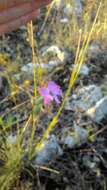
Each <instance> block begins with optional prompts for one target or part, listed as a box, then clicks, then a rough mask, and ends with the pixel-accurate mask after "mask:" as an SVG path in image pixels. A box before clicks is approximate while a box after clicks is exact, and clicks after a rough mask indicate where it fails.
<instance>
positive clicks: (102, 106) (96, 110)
mask: <svg viewBox="0 0 107 190" xmlns="http://www.w3.org/2000/svg"><path fill="white" fill-rule="evenodd" d="M86 114H87V115H88V116H89V117H90V118H91V119H92V120H93V121H95V122H96V123H100V122H101V121H102V120H103V119H105V118H106V116H107V96H105V97H104V98H102V99H101V100H99V101H98V102H97V103H96V105H95V106H94V107H92V108H90V109H88V111H87V112H86Z"/></svg>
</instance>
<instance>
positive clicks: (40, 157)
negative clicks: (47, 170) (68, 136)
mask: <svg viewBox="0 0 107 190" xmlns="http://www.w3.org/2000/svg"><path fill="white" fill-rule="evenodd" d="M62 154H63V150H62V149H61V147H60V146H59V144H58V142H57V139H56V136H55V135H51V136H50V138H49V139H48V140H46V141H45V142H44V148H43V149H42V150H40V151H39V152H38V153H37V155H36V156H35V158H34V159H33V164H39V165H42V164H48V162H49V161H51V160H54V159H55V158H57V157H58V156H61V155H62Z"/></svg>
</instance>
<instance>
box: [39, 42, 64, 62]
mask: <svg viewBox="0 0 107 190" xmlns="http://www.w3.org/2000/svg"><path fill="white" fill-rule="evenodd" d="M42 51H43V50H42ZM50 54H51V55H52V56H56V57H57V58H58V59H59V60H60V61H62V62H63V61H64V59H65V56H66V53H65V52H63V51H61V50H60V48H59V47H58V46H56V45H52V46H50V47H46V48H44V51H43V52H42V56H46V55H50Z"/></svg>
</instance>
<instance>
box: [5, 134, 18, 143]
mask: <svg viewBox="0 0 107 190" xmlns="http://www.w3.org/2000/svg"><path fill="white" fill-rule="evenodd" d="M16 140H17V136H16V135H12V134H10V135H9V136H8V137H7V143H9V144H15V143H16Z"/></svg>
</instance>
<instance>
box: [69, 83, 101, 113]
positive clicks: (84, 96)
mask: <svg viewBox="0 0 107 190" xmlns="http://www.w3.org/2000/svg"><path fill="white" fill-rule="evenodd" d="M102 97H103V94H102V91H101V88H100V87H98V86H97V85H89V86H86V87H83V88H81V89H79V90H78V91H77V94H74V95H73V96H72V97H71V98H70V99H68V101H67V103H66V104H65V109H66V110H77V111H80V112H85V111H87V110H88V109H89V108H91V107H92V106H94V105H95V104H96V102H98V101H99V100H100V99H101V98H102Z"/></svg>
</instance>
